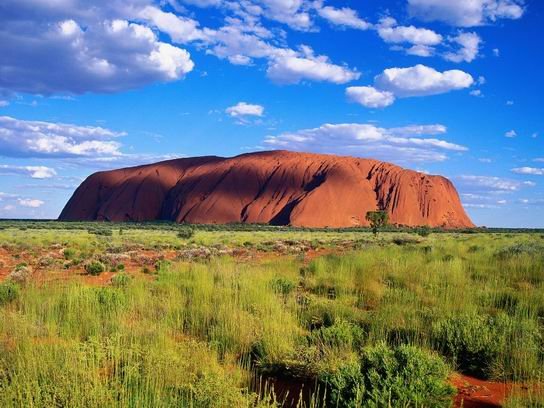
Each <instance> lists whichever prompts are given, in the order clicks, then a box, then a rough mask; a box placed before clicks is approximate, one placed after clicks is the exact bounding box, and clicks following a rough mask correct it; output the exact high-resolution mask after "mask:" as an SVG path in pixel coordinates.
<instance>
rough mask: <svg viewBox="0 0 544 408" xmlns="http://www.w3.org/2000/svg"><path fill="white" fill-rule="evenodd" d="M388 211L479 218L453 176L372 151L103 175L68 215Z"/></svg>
mask: <svg viewBox="0 0 544 408" xmlns="http://www.w3.org/2000/svg"><path fill="white" fill-rule="evenodd" d="M376 209H383V210H386V211H387V212H388V213H389V217H390V222H391V223H393V224H398V225H406V226H418V225H428V226H434V227H446V228H462V227H473V226H474V225H473V224H472V222H471V221H470V219H469V218H468V216H467V215H466V213H465V211H464V209H463V207H462V206H461V202H460V200H459V196H458V194H457V191H456V190H455V187H454V186H453V184H452V183H451V182H450V181H449V180H448V179H446V178H444V177H441V176H429V175H426V174H422V173H418V172H415V171H411V170H405V169H402V168H400V167H398V166H395V165H392V164H388V163H384V162H380V161H376V160H370V159H358V158H353V157H339V156H332V155H320V154H309V153H293V152H288V151H271V152H259V153H249V154H244V155H240V156H236V157H233V158H221V157H196V158H188V159H176V160H169V161H164V162H160V163H156V164H150V165H145V166H139V167H131V168H126V169H119V170H113V171H105V172H99V173H95V174H93V175H91V176H89V177H88V178H87V179H86V180H85V181H84V182H83V183H82V184H81V185H80V186H79V187H78V189H77V190H76V192H75V193H74V195H73V196H72V198H71V199H70V201H68V204H66V207H65V208H64V210H63V211H62V213H61V215H60V217H59V218H60V219H61V220H106V221H151V220H172V221H176V222H180V223H181V222H185V223H191V224H199V223H201V224H213V223H217V224H225V223H240V222H242V223H268V224H274V225H293V226H307V227H327V226H328V227H352V226H366V225H368V223H367V221H366V220H365V214H366V213H367V211H371V210H376Z"/></svg>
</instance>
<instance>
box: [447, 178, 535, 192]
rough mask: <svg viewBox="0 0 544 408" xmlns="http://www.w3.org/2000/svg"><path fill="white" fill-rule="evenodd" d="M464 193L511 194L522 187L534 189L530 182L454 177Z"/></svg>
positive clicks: (533, 184)
mask: <svg viewBox="0 0 544 408" xmlns="http://www.w3.org/2000/svg"><path fill="white" fill-rule="evenodd" d="M454 178H455V179H456V180H458V181H459V185H460V186H461V187H462V189H463V190H465V191H469V190H470V191H485V192H513V191H518V190H520V189H521V188H523V187H534V186H535V183H533V182H531V181H518V180H511V179H506V178H501V177H495V176H478V175H460V176H456V177H454Z"/></svg>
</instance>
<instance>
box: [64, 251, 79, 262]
mask: <svg viewBox="0 0 544 408" xmlns="http://www.w3.org/2000/svg"><path fill="white" fill-rule="evenodd" d="M62 254H63V255H64V259H66V260H67V261H70V260H72V259H74V258H75V256H76V250H75V249H73V248H66V249H65V250H64V251H62Z"/></svg>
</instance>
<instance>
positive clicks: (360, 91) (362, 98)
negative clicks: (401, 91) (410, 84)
mask: <svg viewBox="0 0 544 408" xmlns="http://www.w3.org/2000/svg"><path fill="white" fill-rule="evenodd" d="M346 95H347V96H348V98H349V99H350V100H351V101H353V102H357V103H359V104H361V105H363V106H366V107H367V108H384V107H386V106H389V105H392V104H393V102H395V96H394V95H393V94H392V93H391V92H387V91H384V92H382V91H379V90H377V89H375V88H373V87H371V86H351V87H349V88H347V89H346Z"/></svg>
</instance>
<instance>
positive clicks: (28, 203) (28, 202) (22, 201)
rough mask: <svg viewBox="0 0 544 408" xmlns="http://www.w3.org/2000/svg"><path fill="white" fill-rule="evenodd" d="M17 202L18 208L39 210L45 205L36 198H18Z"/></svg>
mask: <svg viewBox="0 0 544 408" xmlns="http://www.w3.org/2000/svg"><path fill="white" fill-rule="evenodd" d="M17 202H18V203H19V205H20V206H22V207H29V208H39V207H41V206H42V205H44V204H45V202H44V201H42V200H38V199H36V198H19V199H17Z"/></svg>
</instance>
